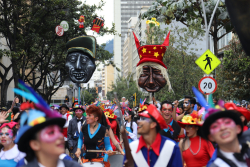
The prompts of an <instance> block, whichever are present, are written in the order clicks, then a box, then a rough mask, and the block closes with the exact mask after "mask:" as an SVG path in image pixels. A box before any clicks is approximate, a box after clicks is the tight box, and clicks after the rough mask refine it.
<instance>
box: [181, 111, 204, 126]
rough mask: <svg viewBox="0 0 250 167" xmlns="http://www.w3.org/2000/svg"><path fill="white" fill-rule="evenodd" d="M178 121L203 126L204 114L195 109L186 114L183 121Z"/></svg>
mask: <svg viewBox="0 0 250 167" xmlns="http://www.w3.org/2000/svg"><path fill="white" fill-rule="evenodd" d="M178 123H179V124H180V123H182V124H185V125H198V126H201V125H202V124H203V120H202V115H199V114H198V112H197V111H193V112H192V114H188V115H185V116H184V117H183V118H182V120H181V122H178Z"/></svg>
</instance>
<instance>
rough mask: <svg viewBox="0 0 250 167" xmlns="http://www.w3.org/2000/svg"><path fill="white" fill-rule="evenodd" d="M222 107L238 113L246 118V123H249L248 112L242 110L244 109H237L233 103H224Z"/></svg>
mask: <svg viewBox="0 0 250 167" xmlns="http://www.w3.org/2000/svg"><path fill="white" fill-rule="evenodd" d="M224 107H225V108H226V109H227V110H235V111H238V112H240V113H241V114H242V115H243V116H244V117H245V118H246V120H247V122H249V121H250V112H249V111H248V110H247V109H246V108H244V107H237V106H236V105H235V104H234V103H226V104H225V105H224Z"/></svg>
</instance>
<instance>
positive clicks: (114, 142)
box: [100, 112, 124, 155]
mask: <svg viewBox="0 0 250 167" xmlns="http://www.w3.org/2000/svg"><path fill="white" fill-rule="evenodd" d="M100 124H101V125H103V126H105V127H106V128H107V129H108V132H109V137H110V139H111V141H110V143H111V142H112V145H114V146H115V147H116V150H119V152H120V153H121V154H122V155H124V152H123V150H122V146H121V144H120V143H118V141H117V140H116V138H115V135H114V132H113V130H112V129H111V127H110V126H109V125H108V123H107V119H106V115H105V114H104V112H102V118H101V122H100Z"/></svg>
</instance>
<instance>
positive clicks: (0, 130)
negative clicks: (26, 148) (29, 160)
mask: <svg viewBox="0 0 250 167" xmlns="http://www.w3.org/2000/svg"><path fill="white" fill-rule="evenodd" d="M16 124H17V123H16V122H10V123H4V124H3V125H2V126H1V127H0V143H1V144H0V166H2V167H4V166H6V167H15V166H16V164H17V162H18V161H19V160H20V159H22V158H23V157H25V153H22V152H20V151H19V150H18V147H17V145H16V144H15V143H14V140H15V137H16V134H17V129H16V128H15V126H16Z"/></svg>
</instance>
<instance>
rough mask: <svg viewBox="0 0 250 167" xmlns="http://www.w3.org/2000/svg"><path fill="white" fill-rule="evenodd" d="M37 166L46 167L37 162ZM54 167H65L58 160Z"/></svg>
mask: <svg viewBox="0 0 250 167" xmlns="http://www.w3.org/2000/svg"><path fill="white" fill-rule="evenodd" d="M38 166H39V167H46V166H44V165H42V164H40V163H39V162H38ZM56 167H65V165H64V163H63V161H62V160H60V159H59V160H58V162H57V165H56Z"/></svg>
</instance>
